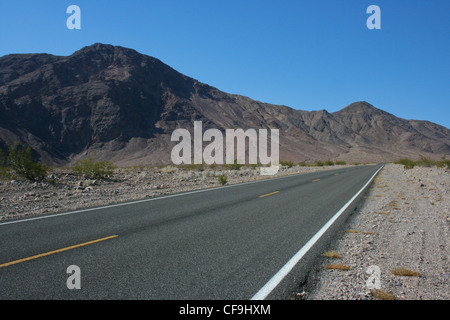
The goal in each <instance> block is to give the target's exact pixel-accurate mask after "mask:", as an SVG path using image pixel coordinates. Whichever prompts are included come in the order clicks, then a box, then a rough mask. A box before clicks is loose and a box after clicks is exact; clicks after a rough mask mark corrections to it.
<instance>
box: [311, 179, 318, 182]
mask: <svg viewBox="0 0 450 320" xmlns="http://www.w3.org/2000/svg"><path fill="white" fill-rule="evenodd" d="M319 180H320V179H316V180H313V181H311V182H316V181H319Z"/></svg>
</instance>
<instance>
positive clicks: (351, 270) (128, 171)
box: [0, 164, 450, 300]
mask: <svg viewBox="0 0 450 320" xmlns="http://www.w3.org/2000/svg"><path fill="white" fill-rule="evenodd" d="M339 167H343V166H332V167H300V166H294V167H292V168H287V167H284V168H282V169H281V170H280V171H279V172H278V174H277V175H276V176H283V175H290V174H298V173H307V172H313V171H321V170H329V169H335V168H339ZM219 174H225V175H226V177H227V179H228V184H234V183H239V182H245V181H252V180H257V179H266V178H267V177H264V176H261V175H260V172H259V170H258V169H252V168H249V167H243V168H241V169H240V170H211V169H206V170H203V171H198V170H188V169H180V168H175V167H170V166H169V167H164V168H150V167H137V168H120V169H116V170H115V172H114V174H113V175H112V176H111V179H109V180H107V181H96V180H85V179H81V178H80V177H79V176H76V175H73V174H72V172H71V171H70V170H62V169H57V170H55V171H53V172H52V173H51V174H50V175H49V177H48V180H47V181H46V182H43V183H38V182H27V181H20V180H8V181H0V222H2V221H6V220H9V219H13V218H19V217H29V216H36V215H41V214H49V213H58V212H67V211H70V210H75V209H81V208H87V207H95V206H102V205H107V204H111V203H117V202H122V201H130V200H138V199H143V198H146V197H154V196H159V195H164V194H171V193H176V192H182V191H188V190H194V189H201V188H206V187H214V186H218V185H219V183H218V179H217V177H218V175H219ZM449 175H450V172H449V170H446V169H441V168H424V167H416V168H414V169H404V168H403V166H401V165H394V164H388V165H386V166H385V168H384V169H383V170H382V171H381V172H380V174H379V175H378V176H377V178H376V179H375V181H374V184H373V185H372V187H371V189H370V190H369V193H368V194H367V196H366V199H365V201H364V203H363V205H362V206H360V208H359V209H358V210H357V211H355V212H354V214H353V215H352V217H351V219H350V221H349V223H348V226H347V227H346V229H345V230H342V232H341V233H340V236H339V238H338V240H337V241H336V243H333V244H331V247H330V251H335V252H336V253H337V254H339V258H333V259H332V258H323V264H320V265H318V266H317V267H318V270H317V271H316V272H311V276H310V281H309V282H308V284H307V285H306V286H305V287H303V288H300V289H299V290H298V292H296V293H294V294H293V295H294V296H293V299H310V300H338V299H349V300H355V299H364V300H366V299H388V298H395V299H414V300H418V299H440V300H441V299H445V300H447V299H450V286H449V281H450V266H449V261H448V259H449V256H450V255H449V253H450V246H449V245H450V240H449V228H450V210H449V208H450V202H449V193H450V187H449V183H450V176H449ZM333 264H340V265H341V269H326V268H325V267H326V266H328V265H333ZM342 266H344V267H347V268H348V270H342ZM396 268H406V269H408V270H410V271H414V272H416V274H415V275H414V276H404V275H403V276H398V275H394V274H393V273H392V272H393V270H394V269H396Z"/></svg>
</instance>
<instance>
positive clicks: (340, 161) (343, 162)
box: [334, 160, 347, 165]
mask: <svg viewBox="0 0 450 320" xmlns="http://www.w3.org/2000/svg"><path fill="white" fill-rule="evenodd" d="M334 164H337V165H346V164H347V163H346V162H345V161H344V160H337V161H335V162H334Z"/></svg>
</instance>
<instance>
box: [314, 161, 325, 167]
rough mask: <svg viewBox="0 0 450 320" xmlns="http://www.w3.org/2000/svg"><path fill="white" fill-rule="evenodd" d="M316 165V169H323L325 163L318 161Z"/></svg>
mask: <svg viewBox="0 0 450 320" xmlns="http://www.w3.org/2000/svg"><path fill="white" fill-rule="evenodd" d="M314 165H315V166H316V167H323V165H324V163H323V162H322V161H320V160H317V161H316V162H314Z"/></svg>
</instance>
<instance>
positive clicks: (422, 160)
mask: <svg viewBox="0 0 450 320" xmlns="http://www.w3.org/2000/svg"><path fill="white" fill-rule="evenodd" d="M416 164H417V165H418V166H421V167H432V166H433V165H434V164H435V163H434V161H433V160H431V159H428V158H426V157H424V156H422V155H421V156H419V160H417V161H416Z"/></svg>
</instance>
